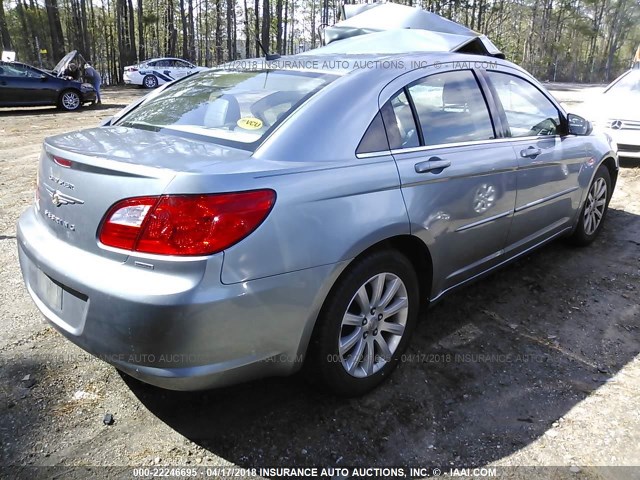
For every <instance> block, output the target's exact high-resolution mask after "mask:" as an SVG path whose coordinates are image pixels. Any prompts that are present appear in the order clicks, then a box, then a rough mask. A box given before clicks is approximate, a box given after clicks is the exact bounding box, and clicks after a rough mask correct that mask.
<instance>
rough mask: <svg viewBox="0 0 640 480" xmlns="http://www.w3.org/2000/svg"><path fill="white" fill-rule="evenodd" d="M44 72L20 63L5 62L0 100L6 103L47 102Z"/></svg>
mask: <svg viewBox="0 0 640 480" xmlns="http://www.w3.org/2000/svg"><path fill="white" fill-rule="evenodd" d="M42 75H43V74H41V73H40V72H37V71H36V70H34V69H32V68H30V67H28V66H27V65H22V64H19V63H5V64H4V65H3V66H2V76H1V78H0V87H1V89H0V90H1V93H0V95H1V96H0V102H2V103H3V104H6V105H40V104H42V103H46V102H47V93H48V92H47V88H46V87H47V85H46V80H43V79H42V78H41V77H42Z"/></svg>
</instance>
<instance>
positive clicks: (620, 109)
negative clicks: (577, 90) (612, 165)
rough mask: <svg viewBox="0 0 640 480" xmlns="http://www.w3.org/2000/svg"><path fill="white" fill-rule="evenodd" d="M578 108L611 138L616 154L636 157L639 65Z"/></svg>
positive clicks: (639, 143) (639, 133) (639, 155)
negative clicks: (616, 148) (615, 147)
mask: <svg viewBox="0 0 640 480" xmlns="http://www.w3.org/2000/svg"><path fill="white" fill-rule="evenodd" d="M580 112H581V113H582V114H583V116H584V117H586V118H588V119H589V120H591V122H592V123H593V127H594V128H595V129H597V130H602V131H605V132H606V133H608V134H609V135H610V136H611V137H612V138H613V140H614V141H615V142H616V143H617V145H618V155H619V156H620V157H628V158H640V68H634V69H632V70H629V71H627V72H625V73H623V74H622V75H620V76H619V77H618V78H617V79H615V80H614V81H613V82H612V83H611V84H610V85H608V86H607V88H605V89H604V91H603V92H602V93H601V94H598V95H596V96H595V97H593V98H592V99H591V100H590V101H587V102H585V104H584V106H583V108H582V109H580Z"/></svg>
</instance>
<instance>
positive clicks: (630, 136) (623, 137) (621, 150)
mask: <svg viewBox="0 0 640 480" xmlns="http://www.w3.org/2000/svg"><path fill="white" fill-rule="evenodd" d="M605 131H606V132H607V133H608V134H609V135H610V136H611V138H612V139H613V141H614V142H615V143H616V145H617V146H618V156H619V157H623V158H624V157H626V158H640V130H631V129H621V130H616V129H612V128H607V129H606V130H605Z"/></svg>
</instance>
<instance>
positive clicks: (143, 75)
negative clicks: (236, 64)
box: [124, 58, 207, 88]
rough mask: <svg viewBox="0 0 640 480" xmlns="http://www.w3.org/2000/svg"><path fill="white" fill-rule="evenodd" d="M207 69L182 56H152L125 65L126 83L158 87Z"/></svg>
mask: <svg viewBox="0 0 640 480" xmlns="http://www.w3.org/2000/svg"><path fill="white" fill-rule="evenodd" d="M203 70H207V68H205V67H198V66H197V65H194V64H192V63H189V62H187V61H186V60H182V59H180V58H152V59H151V60H145V61H144V62H142V63H139V64H138V65H129V66H126V67H124V83H126V84H127V85H140V86H142V87H144V88H156V87H157V86H158V85H163V84H165V83H167V82H172V81H173V80H177V79H179V78H183V77H186V76H189V75H193V74H194V73H198V72H201V71H203Z"/></svg>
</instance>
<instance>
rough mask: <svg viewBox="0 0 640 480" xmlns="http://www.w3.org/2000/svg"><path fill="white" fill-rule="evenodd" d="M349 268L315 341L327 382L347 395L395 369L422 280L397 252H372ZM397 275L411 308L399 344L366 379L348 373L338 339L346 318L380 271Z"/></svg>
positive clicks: (329, 299) (408, 334)
mask: <svg viewBox="0 0 640 480" xmlns="http://www.w3.org/2000/svg"><path fill="white" fill-rule="evenodd" d="M356 262H357V263H355V264H353V265H352V266H350V267H349V269H348V271H347V272H345V273H344V274H343V276H342V277H341V278H340V279H339V280H338V282H336V284H335V285H334V287H333V288H332V290H331V293H330V294H329V295H328V297H327V300H326V301H325V304H324V306H323V308H322V310H321V312H320V315H319V317H318V324H317V325H316V327H317V328H316V330H315V332H314V339H313V340H314V341H313V342H312V351H313V355H312V357H313V362H314V363H315V364H316V365H315V366H316V367H317V370H319V373H320V376H321V379H322V380H323V383H325V385H327V386H328V387H329V388H330V389H332V390H333V391H334V392H335V393H337V394H339V395H343V396H356V395H362V394H364V393H366V392H367V391H369V390H371V389H372V388H374V387H375V386H377V385H378V384H379V383H380V382H382V381H384V380H385V378H387V377H388V376H389V374H390V373H391V372H392V371H393V370H394V369H395V367H396V366H397V365H398V363H399V361H400V358H401V356H402V354H403V353H404V351H405V350H406V347H407V345H408V343H409V342H410V340H411V336H412V333H413V330H414V328H415V324H416V322H417V317H418V310H419V298H418V296H419V293H418V292H419V288H418V279H417V276H416V273H415V270H414V269H413V267H412V265H411V263H410V262H409V260H408V259H407V258H406V257H405V256H404V255H402V254H400V253H399V252H396V251H380V252H375V253H373V254H371V255H368V256H366V257H364V258H362V259H361V260H357V261H356ZM383 272H387V273H393V274H394V275H397V276H398V277H399V278H400V279H401V280H402V282H403V283H404V285H405V288H406V289H407V300H408V303H409V311H408V313H407V322H406V326H405V332H404V335H403V336H402V339H401V341H400V343H399V344H398V347H397V348H396V350H395V352H394V353H393V355H392V356H391V360H390V361H389V362H387V364H386V365H384V366H383V367H382V368H381V369H380V370H379V371H378V372H376V373H374V374H373V375H371V376H369V377H366V378H356V377H353V376H352V375H350V374H349V373H347V372H346V370H345V369H344V367H343V366H342V362H341V361H340V355H339V351H338V342H339V338H340V330H341V324H342V318H343V316H344V314H345V312H346V311H347V308H348V306H349V304H350V302H351V300H352V299H353V296H354V295H355V294H356V292H357V290H358V289H359V288H360V287H361V286H362V285H364V284H365V283H366V282H367V281H368V280H369V279H371V278H372V277H374V276H375V275H377V274H379V273H383Z"/></svg>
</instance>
